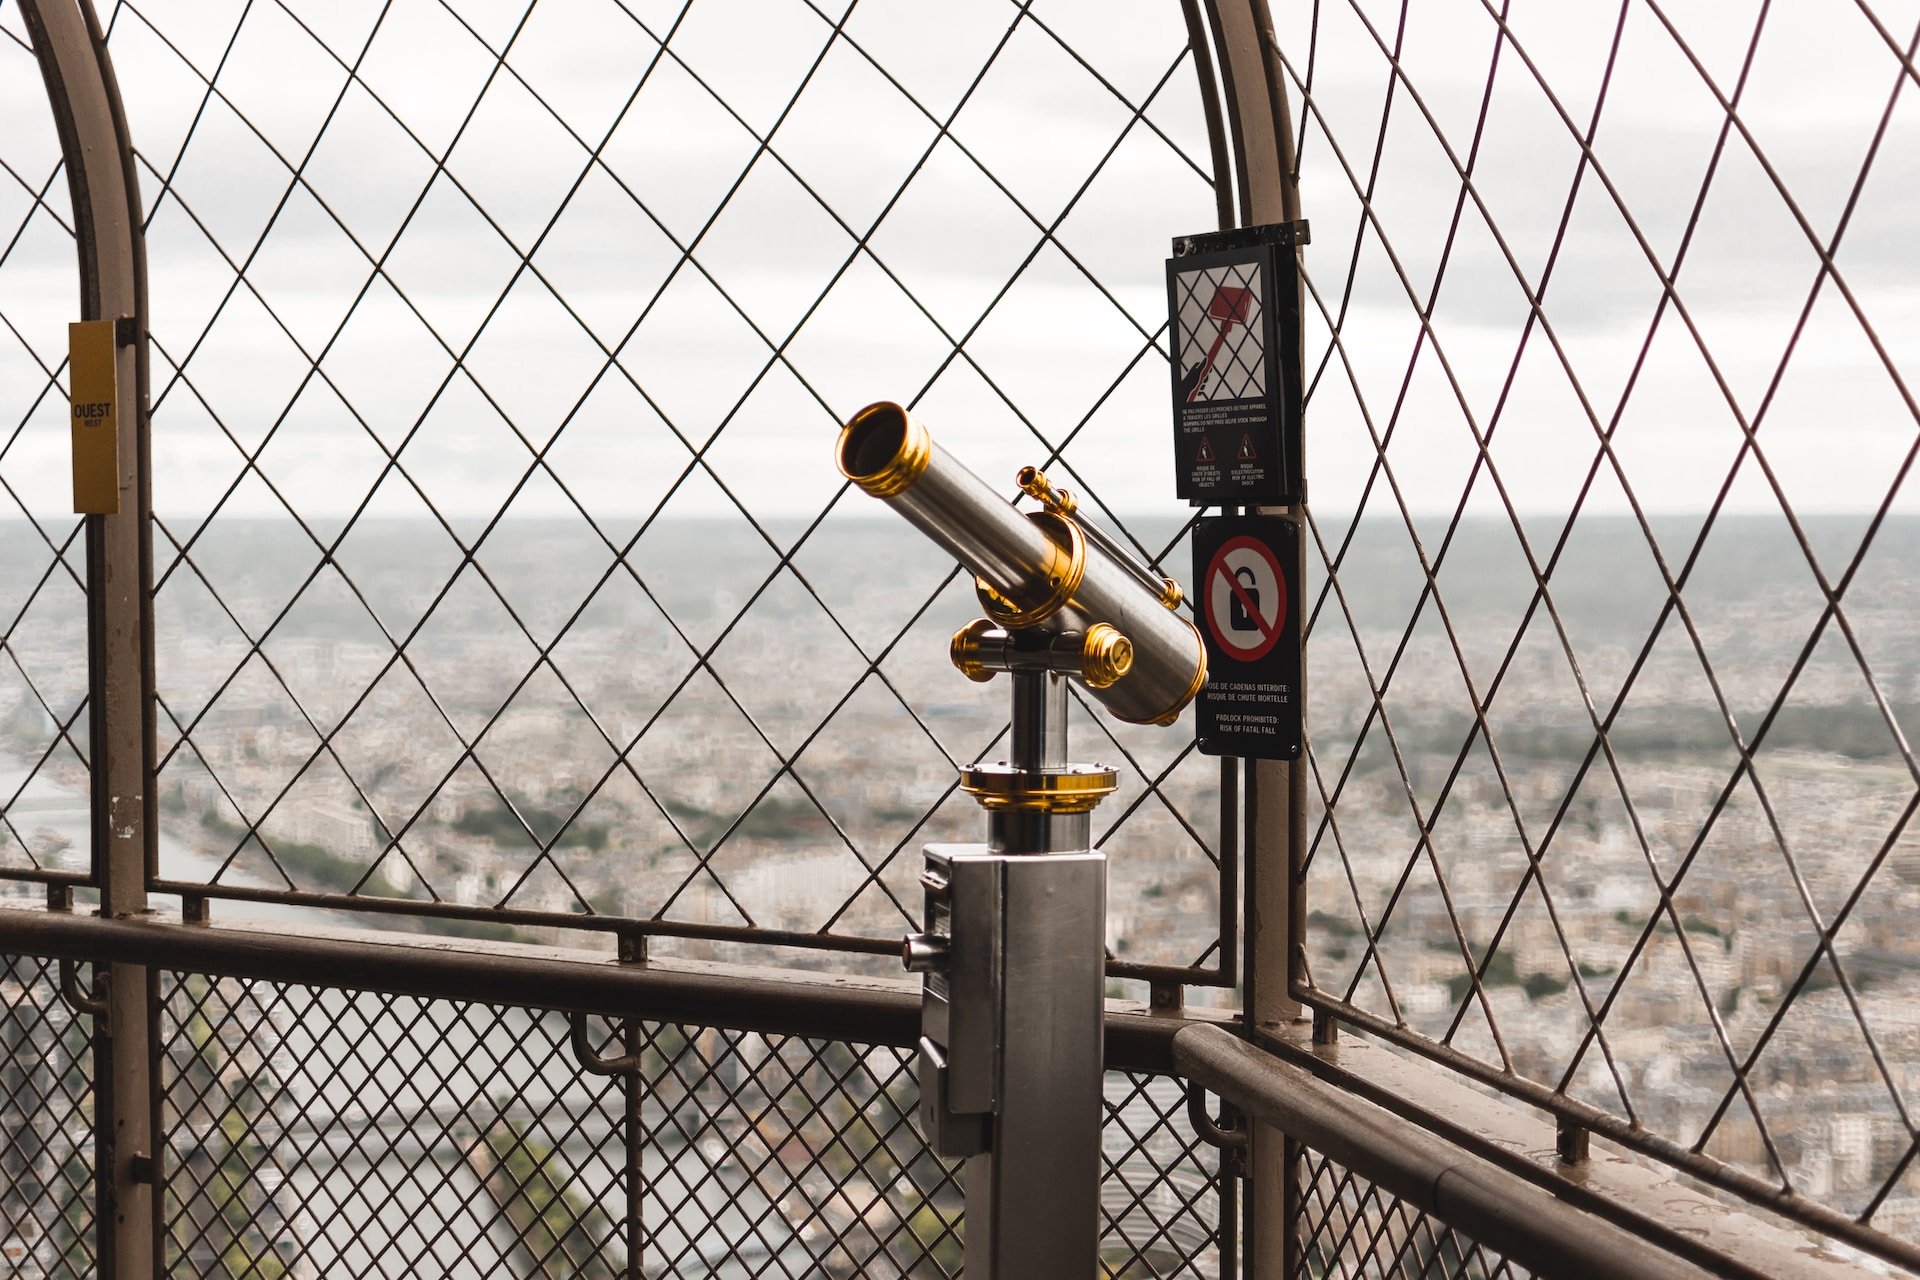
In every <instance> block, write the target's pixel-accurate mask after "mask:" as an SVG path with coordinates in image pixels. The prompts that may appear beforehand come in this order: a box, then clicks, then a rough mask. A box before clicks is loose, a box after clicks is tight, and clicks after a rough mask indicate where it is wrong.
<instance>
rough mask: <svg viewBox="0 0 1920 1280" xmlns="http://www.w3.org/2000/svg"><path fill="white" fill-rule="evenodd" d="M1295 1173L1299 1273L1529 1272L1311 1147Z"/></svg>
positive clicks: (1526, 1277)
mask: <svg viewBox="0 0 1920 1280" xmlns="http://www.w3.org/2000/svg"><path fill="white" fill-rule="evenodd" d="M1299 1177H1300V1180H1301V1188H1302V1194H1303V1202H1304V1211H1303V1212H1302V1214H1301V1216H1300V1220H1301V1224H1302V1227H1301V1239H1300V1258H1301V1270H1300V1274H1301V1275H1308V1276H1326V1277H1328V1278H1329V1280H1333V1278H1334V1277H1338V1278H1339V1280H1360V1278H1361V1277H1366V1278H1367V1280H1456V1277H1457V1278H1458V1280H1532V1277H1533V1272H1531V1271H1528V1270H1526V1269H1524V1268H1522V1267H1520V1266H1518V1265H1517V1264H1515V1263H1513V1262H1509V1261H1508V1260H1507V1259H1506V1258H1505V1257H1504V1256H1503V1255H1501V1254H1499V1253H1496V1252H1494V1251H1493V1250H1491V1249H1488V1248H1487V1247H1486V1246H1485V1245H1483V1244H1481V1243H1480V1242H1479V1241H1477V1240H1473V1239H1471V1238H1469V1237H1467V1236H1465V1235H1462V1234H1461V1233H1460V1232H1458V1231H1455V1230H1454V1229H1453V1228H1452V1227H1449V1226H1447V1225H1446V1224H1445V1223H1444V1222H1441V1221H1440V1220H1439V1219H1437V1218H1434V1217H1432V1216H1430V1215H1429V1214H1427V1213H1425V1212H1424V1211H1422V1210H1420V1209H1417V1208H1414V1207H1413V1206H1412V1205H1409V1204H1408V1203H1407V1202H1406V1201H1405V1200H1402V1199H1401V1198H1400V1197H1399V1196H1396V1195H1394V1194H1393V1193H1391V1192H1388V1191H1382V1190H1381V1189H1380V1188H1379V1187H1378V1186H1376V1185H1375V1184H1374V1183H1372V1182H1370V1181H1368V1180H1367V1179H1365V1178H1362V1177H1359V1176H1357V1175H1356V1174H1354V1173H1353V1172H1352V1171H1351V1170H1349V1169H1346V1168H1344V1167H1343V1166H1341V1165H1340V1164H1338V1163H1336V1162H1335V1161H1334V1160H1333V1159H1332V1158H1331V1157H1329V1156H1326V1155H1323V1154H1321V1153H1320V1152H1317V1151H1309V1150H1305V1149H1303V1150H1302V1152H1301V1155H1300V1164H1299Z"/></svg>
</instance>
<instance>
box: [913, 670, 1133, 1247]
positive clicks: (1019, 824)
mask: <svg viewBox="0 0 1920 1280" xmlns="http://www.w3.org/2000/svg"><path fill="white" fill-rule="evenodd" d="M1036 652H1037V653H1039V654H1040V655H1041V656H1042V660H1044V655H1045V652H1046V649H1045V647H1044V646H1042V647H1041V648H1040V649H1038V650H1036ZM1010 674H1011V675H1012V686H1013V689H1012V691H1013V726H1012V735H1011V738H1012V740H1011V743H1010V746H1011V757H1012V758H1011V759H1010V760H1009V761H1008V762H1006V763H1005V764H998V765H991V766H981V765H976V766H973V767H971V768H969V769H968V770H966V771H964V772H963V773H962V779H963V783H962V785H963V786H967V787H968V788H969V790H974V789H975V787H976V786H978V785H979V782H978V779H979V777H980V776H983V775H984V774H993V775H994V776H996V777H998V778H1001V779H1003V780H1005V781H1007V782H1009V783H1010V784H1011V785H1009V786H1008V787H1007V788H1005V790H1004V792H1003V794H1001V795H999V796H996V797H995V798H994V799H993V800H992V801H991V802H987V801H983V803H984V804H985V806H986V809H987V843H986V844H985V845H929V846H928V847H927V850H926V859H927V872H926V875H925V876H923V877H922V884H923V885H924V886H925V887H926V890H927V911H926V929H927V931H926V932H925V933H922V934H913V935H909V937H908V938H907V941H906V957H907V962H908V967H909V968H912V969H915V970H917V971H919V972H922V973H925V974H926V975H927V976H926V985H925V987H924V988H923V1004H922V1013H921V1030H922V1033H923V1034H922V1037H921V1041H920V1063H919V1071H918V1074H919V1078H920V1092H921V1097H920V1120H921V1126H922V1130H923V1131H924V1132H925V1133H926V1134H927V1136H928V1139H929V1141H930V1142H931V1143H932V1145H933V1147H934V1149H935V1150H936V1151H938V1152H939V1153H940V1154H942V1155H946V1156H950V1157H962V1156H964V1157H966V1160H967V1163H966V1176H965V1182H966V1191H967V1231H966V1271H967V1274H968V1275H970V1276H978V1277H980V1278H981V1280H1057V1277H1062V1276H1069V1277H1087V1278H1089V1280H1090V1278H1091V1277H1093V1276H1094V1275H1095V1274H1096V1271H1097V1269H1098V1266H1099V1238H1100V1126H1101V1120H1102V1116H1103V1107H1102V1102H1101V1095H1102V1092H1103V1090H1102V1083H1103V1081H1104V1079H1105V1072H1104V1069H1103V1067H1104V1063H1103V1055H1104V1049H1105V1045H1104V1042H1103V1034H1102V1014H1103V1012H1104V1009H1103V997H1104V990H1103V988H1104V968H1105V945H1104V944H1105V941H1106V936H1105V935H1106V909H1107V862H1106V857H1105V856H1104V855H1103V854H1100V853H1097V852H1094V851H1093V850H1092V849H1091V848H1089V843H1090V835H1091V831H1092V823H1091V818H1090V816H1089V813H1088V811H1089V810H1090V809H1091V807H1092V803H1093V800H1097V798H1098V797H1099V796H1100V795H1105V794H1106V793H1107V792H1109V791H1111V790H1112V789H1113V784H1114V777H1113V774H1112V773H1111V771H1105V770H1096V769H1090V768H1087V767H1084V766H1073V765H1068V764H1066V763H1065V759H1066V754H1067V735H1066V711H1067V707H1066V681H1065V680H1064V679H1063V678H1062V677H1061V676H1059V675H1058V674H1055V673H1053V672H1051V671H1048V670H1046V669H1044V668H1043V667H1036V666H1033V665H1027V664H1024V663H1023V664H1019V665H1015V666H1013V667H1012V668H1011V671H1010ZM1070 775H1073V776H1095V777H1097V780H1098V782H1099V784H1100V786H1099V789H1098V790H1097V791H1096V792H1094V794H1093V796H1092V798H1091V799H1089V800H1087V801H1086V802H1085V803H1084V804H1078V805H1074V804H1065V805H1063V804H1059V803H1056V802H1055V799H1054V797H1053V796H1052V795H1051V794H1050V793H1049V791H1048V787H1049V785H1050V784H1052V783H1055V782H1058V781H1059V779H1061V778H1062V777H1064V776H1070ZM975 794H976V795H979V794H980V792H979V791H977V790H975Z"/></svg>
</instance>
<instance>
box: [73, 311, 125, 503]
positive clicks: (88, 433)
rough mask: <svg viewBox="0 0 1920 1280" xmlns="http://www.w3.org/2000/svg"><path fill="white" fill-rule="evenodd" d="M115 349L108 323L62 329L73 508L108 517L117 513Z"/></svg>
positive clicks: (91, 322) (88, 322)
mask: <svg viewBox="0 0 1920 1280" xmlns="http://www.w3.org/2000/svg"><path fill="white" fill-rule="evenodd" d="M119 354H120V353H119V350H118V348H117V347H116V346H115V345H114V340H113V321H111V320H81V321H79V322H77V323H75V324H70V325H68V326H67V379H68V383H67V386H68V391H69V396H68V398H69V400H70V401H71V402H72V405H73V509H74V510H75V511H76V512H79V513H80V514H82V515H90V516H110V515H116V514H118V513H119V510H120V410H119V405H120V386H119V379H118V377H117V376H116V374H117V372H118V360H119Z"/></svg>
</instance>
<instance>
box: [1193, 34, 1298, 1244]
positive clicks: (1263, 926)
mask: <svg viewBox="0 0 1920 1280" xmlns="http://www.w3.org/2000/svg"><path fill="white" fill-rule="evenodd" d="M1207 9H1208V18H1209V19H1210V24H1211V26H1212V29H1213V35H1214V43H1215V46H1216V52H1217V53H1218V55H1219V64H1220V71H1221V80H1222V84H1223V88H1224V90H1225V94H1224V96H1225V99H1226V107H1227V117H1228V122H1229V124H1230V125H1231V134H1232V140H1233V150H1234V160H1235V166H1234V167H1235V170H1236V174H1237V177H1238V179H1239V195H1240V213H1241V219H1242V221H1243V222H1244V223H1246V224H1248V225H1254V226H1257V225H1260V224H1263V223H1271V222H1291V221H1294V220H1296V219H1298V218H1299V217H1300V191H1299V185H1298V181H1297V177H1298V175H1297V171H1296V165H1295V162H1294V147H1293V124H1292V119H1291V114H1290V112H1289V110H1288V106H1287V94H1286V81H1285V78H1284V71H1283V69H1282V67H1281V65H1280V57H1279V47H1278V42H1277V41H1276V40H1275V38H1274V34H1273V18H1272V15H1271V14H1270V13H1269V12H1268V9H1267V3H1266V0H1208V3H1207ZM1303 452H1304V450H1303ZM1259 510H1260V511H1261V512H1262V514H1269V515H1284V516H1287V517H1289V518H1291V519H1294V520H1299V521H1304V519H1305V511H1304V509H1303V508H1299V509H1297V508H1291V507H1269V508H1260V509H1259ZM1298 542H1299V545H1300V547H1301V549H1302V550H1301V560H1300V562H1299V563H1297V564H1296V565H1295V566H1294V572H1295V573H1298V574H1304V572H1305V568H1306V565H1305V547H1306V543H1307V539H1306V538H1304V537H1302V538H1300V539H1298ZM1300 671H1301V688H1300V690H1299V691H1298V696H1299V697H1300V698H1302V699H1303V700H1304V699H1305V697H1306V687H1305V686H1306V665H1305V663H1304V662H1303V663H1302V664H1301V667H1300ZM1245 777H1246V794H1245V804H1246V822H1245V826H1244V834H1245V844H1244V857H1243V859H1242V865H1243V868H1244V871H1243V874H1244V875H1245V877H1246V896H1245V903H1246V924H1245V931H1244V935H1243V936H1244V947H1245V960H1244V965H1245V967H1244V969H1243V976H1244V980H1245V998H1246V1006H1245V1007H1246V1013H1247V1020H1248V1022H1249V1023H1250V1024H1251V1025H1252V1026H1253V1027H1255V1028H1257V1029H1258V1030H1261V1031H1269V1032H1271V1031H1277V1030H1279V1029H1281V1028H1282V1027H1284V1026H1286V1025H1288V1024H1290V1023H1292V1022H1294V1021H1295V1020H1296V1019H1298V1018H1299V1017H1300V1014H1301V1009H1300V1004H1299V1002H1298V1001H1297V1000H1295V999H1294V998H1293V995H1292V982H1293V978H1294V976H1295V972H1296V967H1297V965H1298V964H1299V961H1300V957H1301V956H1302V954H1303V950H1302V942H1303V935H1304V931H1305V924H1306V898H1305V894H1304V893H1303V892H1302V890H1303V888H1304V886H1303V885H1302V884H1301V882H1300V869H1301V864H1302V857H1303V854H1304V851H1305V847H1306V802H1307V765H1306V762H1305V761H1304V760H1301V761H1299V762H1296V763H1287V762H1284V761H1265V760H1262V761H1248V762H1247V764H1246V773H1245ZM1250 1137H1251V1142H1250V1151H1249V1153H1248V1161H1247V1172H1248V1178H1247V1188H1246V1237H1247V1238H1246V1245H1245V1250H1244V1265H1245V1268H1246V1274H1247V1275H1248V1276H1249V1277H1252V1278H1253V1280H1280V1278H1281V1277H1289V1278H1290V1277H1292V1276H1293V1275H1295V1274H1296V1270H1295V1268H1297V1267H1298V1265H1299V1259H1298V1257H1297V1256H1296V1252H1297V1251H1296V1248H1295V1242H1296V1241H1297V1240H1298V1238H1299V1222H1298V1217H1299V1214H1300V1211H1301V1203H1300V1197H1299V1195H1298V1194H1297V1188H1296V1187H1295V1185H1294V1183H1295V1180H1296V1178H1297V1176H1298V1169H1299V1163H1300V1162H1299V1160H1298V1159H1297V1151H1296V1149H1295V1148H1294V1146H1293V1144H1292V1143H1291V1142H1290V1141H1289V1140H1288V1139H1287V1138H1286V1136H1285V1135H1284V1134H1282V1133H1281V1132H1280V1131H1279V1130H1278V1129H1275V1128H1273V1127H1272V1126H1271V1125H1266V1124H1259V1123H1255V1124H1253V1125H1252V1127H1251V1134H1250Z"/></svg>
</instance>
